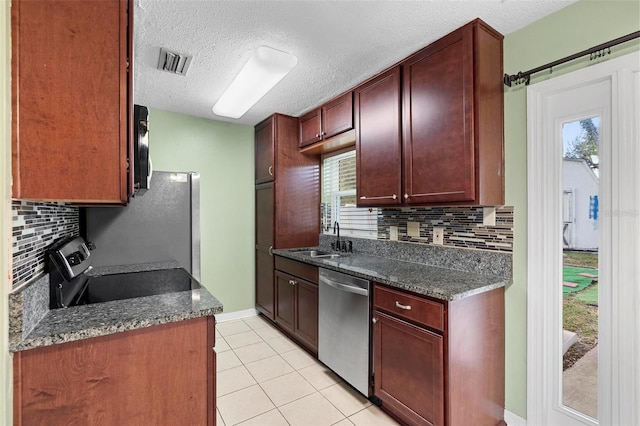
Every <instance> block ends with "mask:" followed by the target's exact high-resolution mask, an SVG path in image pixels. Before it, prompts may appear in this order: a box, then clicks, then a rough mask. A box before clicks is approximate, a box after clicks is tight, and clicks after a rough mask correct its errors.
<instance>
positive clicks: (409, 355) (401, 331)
mask: <svg viewBox="0 0 640 426" xmlns="http://www.w3.org/2000/svg"><path fill="white" fill-rule="evenodd" d="M374 318H375V320H376V325H375V327H374V341H375V342H376V344H375V348H374V371H375V372H376V375H375V391H374V392H375V395H376V396H377V397H378V398H380V399H382V401H383V403H384V406H385V408H386V409H388V410H389V411H391V412H393V413H394V414H395V415H396V416H397V417H399V418H401V419H405V420H407V421H408V422H409V423H410V424H414V425H442V424H444V375H443V373H444V371H443V370H444V363H443V357H444V355H443V349H444V347H443V337H442V336H440V335H438V334H435V333H432V332H431V331H429V330H425V329H423V328H420V327H417V326H415V325H413V324H409V323H408V322H405V321H402V320H399V319H396V318H393V317H391V316H389V315H385V314H383V313H381V312H378V311H376V312H375V313H374Z"/></svg>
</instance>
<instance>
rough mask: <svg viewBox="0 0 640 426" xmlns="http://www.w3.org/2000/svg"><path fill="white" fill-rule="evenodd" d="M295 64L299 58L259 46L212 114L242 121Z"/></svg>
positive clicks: (214, 107) (217, 103) (219, 100)
mask: <svg viewBox="0 0 640 426" xmlns="http://www.w3.org/2000/svg"><path fill="white" fill-rule="evenodd" d="M297 63H298V58H296V57H295V56H294V55H291V54H289V53H285V52H281V51H279V50H276V49H272V48H271V47H267V46H260V47H259V48H257V49H256V51H255V52H253V56H252V57H251V59H249V62H247V64H246V65H245V66H244V68H242V70H241V71H240V73H239V74H238V75H237V76H236V78H235V79H234V80H233V82H231V84H230V85H229V87H227V90H226V91H225V92H224V93H223V94H222V96H221V97H220V99H218V102H216V104H215V105H214V106H213V112H214V114H216V115H220V116H223V117H229V118H240V117H242V116H243V115H244V114H245V113H246V112H247V111H248V110H249V108H251V107H252V106H253V105H255V103H256V102H258V101H259V100H260V99H261V98H262V97H263V96H264V95H266V94H267V92H268V91H269V90H271V89H272V88H273V86H275V85H276V84H278V82H279V81H280V80H282V78H283V77H284V76H285V75H287V74H288V73H289V71H291V70H292V69H293V67H295V66H296V64H297Z"/></svg>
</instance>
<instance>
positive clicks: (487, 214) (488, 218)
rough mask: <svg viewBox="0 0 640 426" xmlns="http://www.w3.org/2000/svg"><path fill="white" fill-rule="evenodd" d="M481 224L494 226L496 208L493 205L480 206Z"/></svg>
mask: <svg viewBox="0 0 640 426" xmlns="http://www.w3.org/2000/svg"><path fill="white" fill-rule="evenodd" d="M482 224H483V225H484V226H496V208H495V207H483V208H482Z"/></svg>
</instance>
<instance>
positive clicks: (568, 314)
mask: <svg viewBox="0 0 640 426" xmlns="http://www.w3.org/2000/svg"><path fill="white" fill-rule="evenodd" d="M564 265H565V273H564V274H563V275H564V279H565V281H574V282H575V281H578V280H575V279H573V278H572V277H573V275H575V274H577V272H578V269H577V268H593V269H597V268H598V254H597V253H587V252H565V253H564ZM593 273H594V274H596V275H597V270H596V271H595V272H593ZM589 281H591V279H589ZM585 284H586V285H585ZM564 289H565V288H563V290H564ZM575 290H577V291H575V292H566V291H563V294H564V297H563V310H562V320H563V324H562V326H563V328H564V329H565V330H569V331H573V332H574V333H576V334H577V335H578V342H577V343H575V344H574V345H573V346H572V347H571V348H570V349H569V350H568V351H567V353H566V354H565V355H564V357H563V367H564V369H565V370H566V369H567V368H569V367H571V366H572V365H573V364H575V362H576V361H577V360H579V359H580V358H582V357H583V356H584V354H586V353H587V352H589V351H590V350H591V349H592V348H593V347H595V346H596V345H597V344H598V281H597V279H596V280H593V281H591V282H589V283H583V282H580V284H579V287H578V288H576V289H575Z"/></svg>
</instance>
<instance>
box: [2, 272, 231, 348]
mask: <svg viewBox="0 0 640 426" xmlns="http://www.w3.org/2000/svg"><path fill="white" fill-rule="evenodd" d="M110 272H111V273H113V272H114V271H110ZM118 272H123V271H122V270H118ZM221 312H222V303H221V302H220V301H219V300H218V299H216V298H215V297H214V296H213V295H211V293H209V291H207V289H206V288H204V287H203V286H200V288H198V289H194V290H190V291H181V292H177V293H166V294H161V295H155V296H147V297H138V298H134V299H124V300H116V301H113V302H105V303H95V304H91V305H81V306H73V307H69V308H62V309H53V310H50V311H48V312H47V313H46V315H44V317H43V318H42V319H41V320H40V321H39V322H38V324H37V325H36V326H35V327H34V328H33V330H31V331H30V332H29V333H28V334H27V335H26V336H23V335H21V334H18V333H16V334H15V335H12V336H10V338H9V350H10V351H11V352H16V351H22V350H27V349H33V348H37V347H42V346H49V345H54V344H58V343H65V342H72V341H75V340H80V339H87V338H91V337H98V336H104V335H108V334H113V333H119V332H122V331H128V330H135V329H139V328H144V327H150V326H153V325H158V324H166V323H170V322H177V321H183V320H188V319H193V318H199V317H203V316H210V315H214V314H218V313H221Z"/></svg>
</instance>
